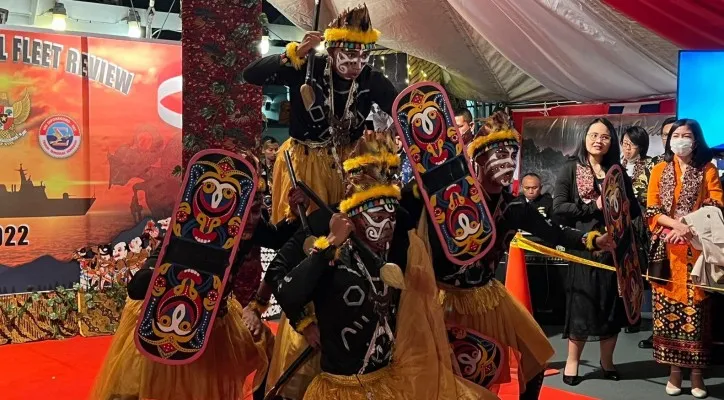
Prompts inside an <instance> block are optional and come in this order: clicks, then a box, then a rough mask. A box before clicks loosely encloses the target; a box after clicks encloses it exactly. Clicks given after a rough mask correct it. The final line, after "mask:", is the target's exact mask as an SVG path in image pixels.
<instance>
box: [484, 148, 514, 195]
mask: <svg viewBox="0 0 724 400" xmlns="http://www.w3.org/2000/svg"><path fill="white" fill-rule="evenodd" d="M483 157H485V162H484V163H483V173H484V174H485V175H486V176H487V177H488V179H489V180H490V181H491V182H494V183H497V184H498V185H500V186H509V185H510V184H511V183H512V182H513V174H514V173H515V167H516V164H517V163H518V147H517V146H501V147H497V148H495V149H491V150H488V151H487V152H486V153H485V154H484V155H483Z"/></svg>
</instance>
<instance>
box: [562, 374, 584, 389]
mask: <svg viewBox="0 0 724 400" xmlns="http://www.w3.org/2000/svg"><path fill="white" fill-rule="evenodd" d="M581 382H583V378H581V377H580V376H578V375H571V376H569V375H566V374H563V383H565V384H566V385H568V386H576V385H578V384H579V383H581Z"/></svg>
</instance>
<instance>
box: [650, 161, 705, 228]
mask: <svg viewBox="0 0 724 400" xmlns="http://www.w3.org/2000/svg"><path fill="white" fill-rule="evenodd" d="M675 168H676V167H675V165H674V162H670V163H668V164H666V167H665V168H664V172H663V174H662V175H661V181H660V182H659V196H660V198H661V207H662V210H661V212H662V213H663V214H666V215H668V216H671V217H672V218H674V219H679V218H681V217H683V216H685V215H687V214H689V213H691V212H692V211H693V209H694V205H695V204H696V199H697V198H698V197H699V191H700V189H701V183H702V181H703V180H704V168H703V167H702V168H694V167H691V166H690V167H688V168H687V169H686V172H684V176H683V180H682V185H683V186H682V188H681V194H680V195H679V201H678V202H676V210H673V209H672V208H673V204H674V190H675V189H676V173H675ZM672 212H673V213H672Z"/></svg>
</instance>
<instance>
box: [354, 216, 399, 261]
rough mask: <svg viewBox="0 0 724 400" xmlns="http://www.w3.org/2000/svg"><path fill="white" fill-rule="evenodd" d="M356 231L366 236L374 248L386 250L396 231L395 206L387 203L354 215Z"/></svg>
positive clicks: (366, 240)
mask: <svg viewBox="0 0 724 400" xmlns="http://www.w3.org/2000/svg"><path fill="white" fill-rule="evenodd" d="M353 222H354V224H355V231H356V232H357V235H359V236H360V237H364V239H365V242H367V244H368V245H370V247H372V248H373V250H376V251H385V250H387V249H388V246H389V244H390V242H391V241H392V234H393V233H394V231H395V223H396V221H395V206H394V205H393V204H385V205H383V206H379V207H373V208H370V209H367V210H366V211H363V212H361V213H359V214H357V215H355V216H354V217H353Z"/></svg>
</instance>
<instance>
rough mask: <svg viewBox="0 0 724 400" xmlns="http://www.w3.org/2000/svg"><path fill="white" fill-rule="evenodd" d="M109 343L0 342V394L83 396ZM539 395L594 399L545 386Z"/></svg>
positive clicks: (32, 399) (510, 398)
mask: <svg viewBox="0 0 724 400" xmlns="http://www.w3.org/2000/svg"><path fill="white" fill-rule="evenodd" d="M110 343H111V337H110V336H105V337H97V338H83V337H76V338H72V339H67V340H53V341H46V342H36V343H27V344H15V345H6V346H0V398H2V399H3V400H36V399H37V400H40V399H56V400H83V399H86V398H87V396H88V393H90V390H91V386H92V385H93V380H94V379H95V375H96V373H97V371H98V370H99V369H100V366H101V363H102V362H103V358H104V357H105V354H106V351H107V350H108V347H109V346H110ZM516 386H517V385H516V384H515V383H511V384H508V385H506V386H504V387H503V389H502V391H501V394H500V398H501V399H503V400H516V399H517V398H518V393H517V387H516ZM541 399H543V400H596V399H594V398H591V397H587V396H582V395H577V394H573V393H568V392H564V391H561V390H557V389H552V388H548V387H544V388H543V392H542V394H541Z"/></svg>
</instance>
